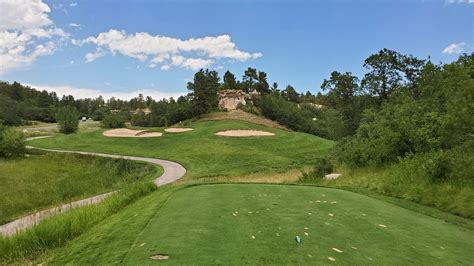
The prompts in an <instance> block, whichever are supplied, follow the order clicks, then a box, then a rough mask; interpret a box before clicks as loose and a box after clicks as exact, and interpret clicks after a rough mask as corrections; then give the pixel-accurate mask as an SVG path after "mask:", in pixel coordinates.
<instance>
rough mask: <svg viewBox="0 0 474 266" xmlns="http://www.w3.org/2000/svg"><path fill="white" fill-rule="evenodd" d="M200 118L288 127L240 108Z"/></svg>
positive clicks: (284, 128)
mask: <svg viewBox="0 0 474 266" xmlns="http://www.w3.org/2000/svg"><path fill="white" fill-rule="evenodd" d="M202 120H241V121H247V122H251V123H255V124H259V125H264V126H267V127H272V128H278V129H283V130H288V128H286V127H285V126H282V125H280V124H278V123H277V122H275V121H272V120H270V119H267V118H264V117H260V116H257V115H254V114H250V113H246V112H244V111H242V110H232V111H228V112H216V113H211V114H206V115H204V116H203V118H202Z"/></svg>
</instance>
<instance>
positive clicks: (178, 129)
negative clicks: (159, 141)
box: [165, 127, 193, 133]
mask: <svg viewBox="0 0 474 266" xmlns="http://www.w3.org/2000/svg"><path fill="white" fill-rule="evenodd" d="M191 130H193V129H192V128H189V127H170V128H166V129H165V131H166V132H168V133H181V132H187V131H191Z"/></svg>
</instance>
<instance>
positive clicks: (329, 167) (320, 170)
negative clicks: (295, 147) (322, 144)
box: [300, 158, 334, 182]
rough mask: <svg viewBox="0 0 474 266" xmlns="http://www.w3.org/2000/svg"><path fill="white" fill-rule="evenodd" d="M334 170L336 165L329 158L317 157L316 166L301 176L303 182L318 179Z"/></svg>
mask: <svg viewBox="0 0 474 266" xmlns="http://www.w3.org/2000/svg"><path fill="white" fill-rule="evenodd" d="M332 171H334V165H333V164H332V163H331V161H330V160H329V159H328V158H318V159H316V162H315V165H314V168H313V170H312V171H311V172H309V173H304V174H303V176H302V177H301V178H300V181H301V182H312V181H315V180H316V179H321V178H323V177H324V176H325V175H327V174H330V173H331V172H332Z"/></svg>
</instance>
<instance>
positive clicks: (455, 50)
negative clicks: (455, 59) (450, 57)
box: [443, 42, 466, 54]
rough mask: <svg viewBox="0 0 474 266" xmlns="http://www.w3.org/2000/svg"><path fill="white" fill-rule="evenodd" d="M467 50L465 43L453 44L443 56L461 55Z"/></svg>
mask: <svg viewBox="0 0 474 266" xmlns="http://www.w3.org/2000/svg"><path fill="white" fill-rule="evenodd" d="M465 48H466V43H465V42H460V43H452V44H450V45H448V47H446V48H444V50H443V54H461V53H462V52H464V50H465Z"/></svg>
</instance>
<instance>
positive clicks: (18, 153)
mask: <svg viewBox="0 0 474 266" xmlns="http://www.w3.org/2000/svg"><path fill="white" fill-rule="evenodd" d="M25 151H26V149H25V140H24V137H23V133H22V132H20V131H18V130H15V129H13V128H8V127H5V126H2V125H0V157H3V158H15V157H22V156H24V155H25Z"/></svg>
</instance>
